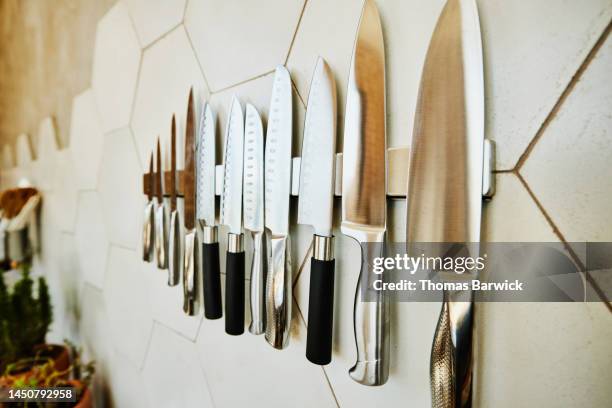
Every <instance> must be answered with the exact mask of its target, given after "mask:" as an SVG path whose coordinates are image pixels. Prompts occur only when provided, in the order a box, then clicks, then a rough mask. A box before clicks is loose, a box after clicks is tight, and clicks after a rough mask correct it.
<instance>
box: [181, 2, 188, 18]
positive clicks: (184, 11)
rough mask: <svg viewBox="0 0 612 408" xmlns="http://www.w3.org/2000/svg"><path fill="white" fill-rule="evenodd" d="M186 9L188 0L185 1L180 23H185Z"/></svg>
mask: <svg viewBox="0 0 612 408" xmlns="http://www.w3.org/2000/svg"><path fill="white" fill-rule="evenodd" d="M188 7H189V0H185V7H184V8H183V18H181V23H184V22H185V16H186V15H187V8H188Z"/></svg>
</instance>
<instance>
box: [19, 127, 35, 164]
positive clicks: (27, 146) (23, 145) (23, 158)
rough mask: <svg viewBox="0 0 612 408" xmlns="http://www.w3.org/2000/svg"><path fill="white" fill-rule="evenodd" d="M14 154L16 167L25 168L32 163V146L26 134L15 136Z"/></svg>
mask: <svg viewBox="0 0 612 408" xmlns="http://www.w3.org/2000/svg"><path fill="white" fill-rule="evenodd" d="M15 143H16V147H15V149H16V153H17V166H27V165H29V164H30V162H31V161H32V158H33V155H32V144H31V143H30V138H29V137H28V135H27V134H25V133H22V134H20V135H19V136H17V141H16V142H15Z"/></svg>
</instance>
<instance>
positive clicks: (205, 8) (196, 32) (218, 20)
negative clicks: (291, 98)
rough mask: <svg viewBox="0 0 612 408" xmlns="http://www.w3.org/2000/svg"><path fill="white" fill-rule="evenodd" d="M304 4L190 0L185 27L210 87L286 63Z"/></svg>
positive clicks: (214, 88) (293, 1)
mask: <svg viewBox="0 0 612 408" xmlns="http://www.w3.org/2000/svg"><path fill="white" fill-rule="evenodd" d="M303 4H304V1H303V0H289V1H287V0H264V1H259V2H256V3H255V2H240V1H236V0H233V1H224V2H222V3H219V2H214V1H211V0H206V1H191V2H189V3H188V4H187V11H186V13H185V26H186V27H187V31H188V32H189V36H190V38H191V40H192V43H193V46H194V48H195V50H196V52H197V55H198V59H199V61H200V63H201V64H202V67H203V70H204V74H205V75H206V79H207V81H208V85H209V86H210V87H211V90H212V91H217V90H220V89H223V88H226V87H228V86H230V85H234V84H237V83H239V82H242V81H245V80H247V79H249V78H253V77H255V76H257V75H261V74H264V73H266V72H269V71H271V70H273V69H274V68H275V67H276V66H277V65H279V64H283V63H284V62H285V58H286V57H287V53H288V51H289V47H290V45H291V40H292V38H293V34H294V32H295V29H296V27H297V24H298V20H299V18H300V14H301V12H302V8H303ZM220 61H223V63H220Z"/></svg>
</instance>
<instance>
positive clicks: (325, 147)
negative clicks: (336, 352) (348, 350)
mask: <svg viewBox="0 0 612 408" xmlns="http://www.w3.org/2000/svg"><path fill="white" fill-rule="evenodd" d="M335 154H336V83H335V81H334V77H333V74H332V72H331V69H330V68H329V66H328V65H327V63H326V62H325V60H323V58H320V57H319V59H318V60H317V65H316V67H315V72H314V75H313V77H312V81H311V84H310V93H309V94H308V107H307V109H306V121H305V124H304V139H303V141H302V161H301V165H300V192H299V197H300V199H299V203H298V223H300V224H307V225H312V227H313V229H314V234H315V235H314V252H313V256H312V258H310V294H309V297H308V333H307V337H306V357H307V358H308V360H310V361H311V362H313V363H315V364H320V365H325V364H329V363H330V362H331V355H332V329H333V321H334V320H333V317H334V268H335V260H334V251H333V248H334V246H333V235H332V213H333V206H334V201H333V197H334V159H335Z"/></svg>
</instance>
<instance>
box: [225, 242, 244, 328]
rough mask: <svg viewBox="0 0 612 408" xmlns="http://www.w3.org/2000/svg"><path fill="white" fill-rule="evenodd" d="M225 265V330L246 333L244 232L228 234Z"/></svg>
mask: <svg viewBox="0 0 612 408" xmlns="http://www.w3.org/2000/svg"><path fill="white" fill-rule="evenodd" d="M225 261H226V265H225V268H226V269H225V332H226V333H227V334H231V335H234V336H238V335H240V334H242V333H244V244H243V235H242V234H232V233H231V232H230V233H229V234H228V242H227V254H226V259H225Z"/></svg>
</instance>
